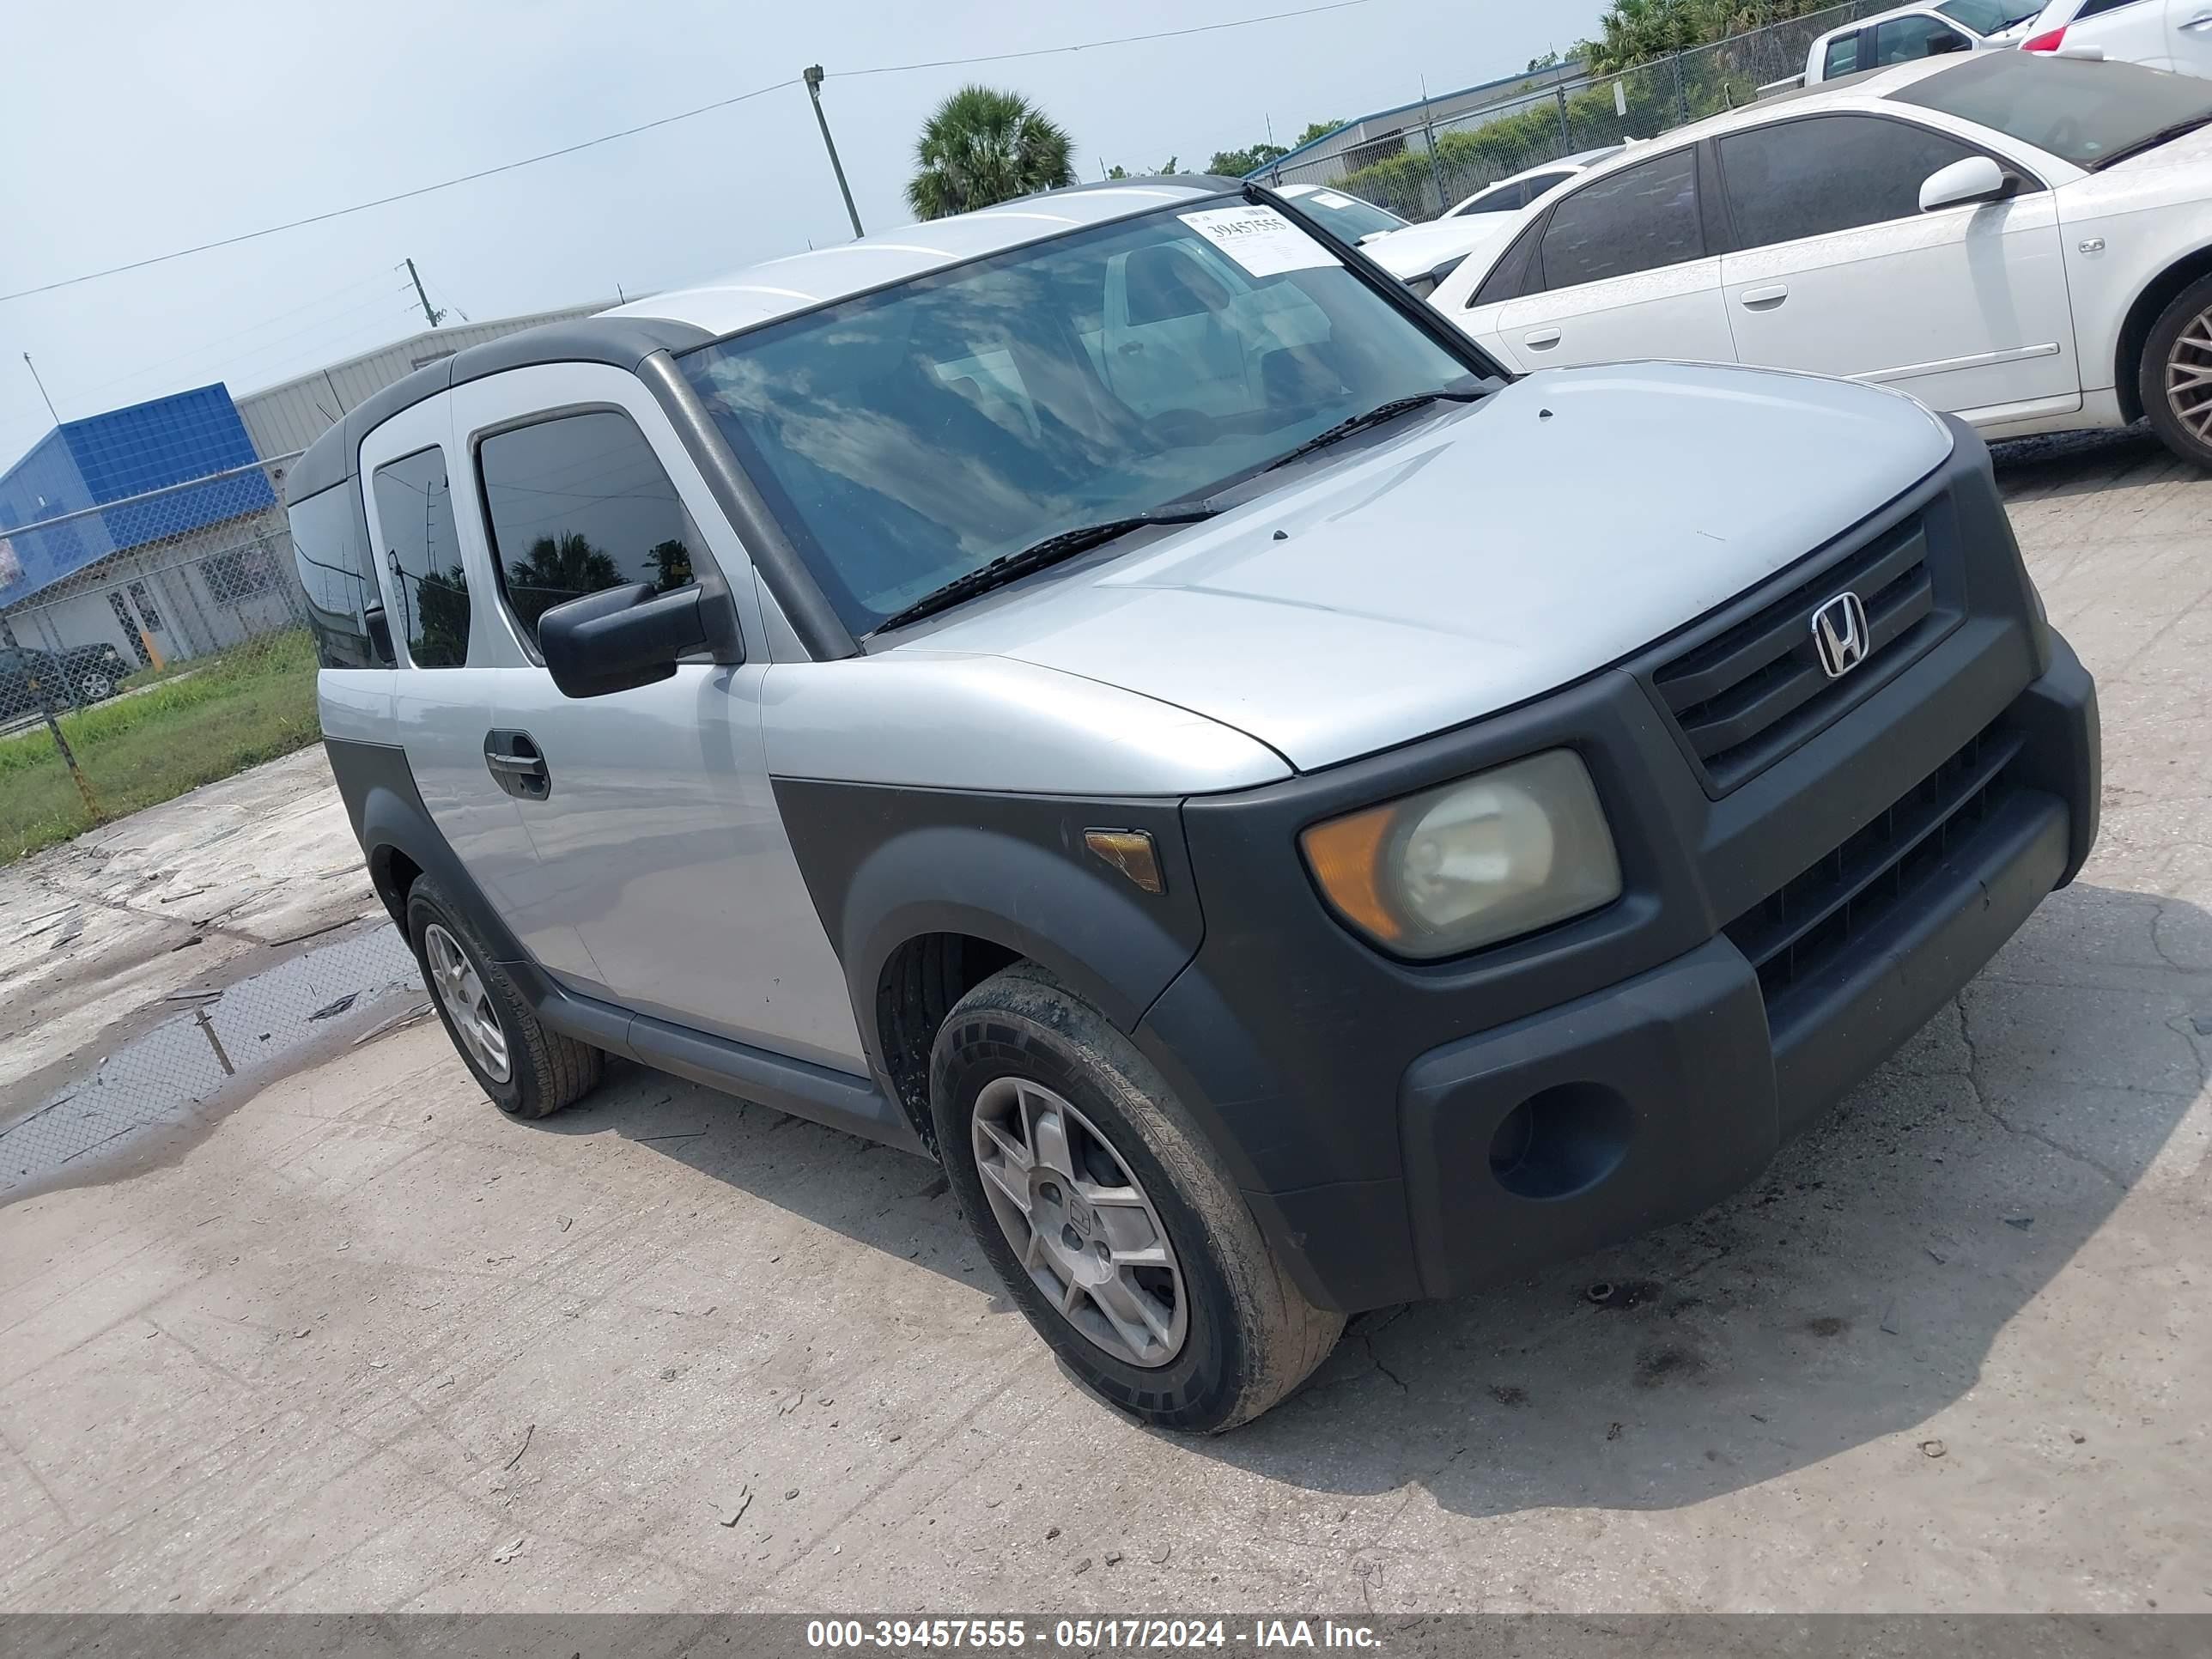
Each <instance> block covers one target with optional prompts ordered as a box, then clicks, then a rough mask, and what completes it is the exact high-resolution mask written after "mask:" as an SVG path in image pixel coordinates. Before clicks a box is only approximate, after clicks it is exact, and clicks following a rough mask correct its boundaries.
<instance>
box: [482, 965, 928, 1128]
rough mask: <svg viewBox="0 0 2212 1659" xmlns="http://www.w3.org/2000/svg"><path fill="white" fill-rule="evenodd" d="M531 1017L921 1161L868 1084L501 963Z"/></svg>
mask: <svg viewBox="0 0 2212 1659" xmlns="http://www.w3.org/2000/svg"><path fill="white" fill-rule="evenodd" d="M501 967H503V968H504V969H506V970H507V973H508V975H511V976H512V977H513V980H514V982H515V985H516V987H517V988H518V989H520V991H521V993H522V994H523V996H524V998H525V999H526V1000H528V1002H529V1003H530V1006H531V1007H532V1010H533V1011H534V1012H536V1013H537V1015H538V1018H539V1019H540V1020H542V1021H543V1022H544V1024H547V1025H550V1026H551V1027H552V1028H553V1029H554V1030H556V1031H559V1032H561V1033H562V1034H563V1035H564V1036H572V1037H574V1038H575V1039H576V1041H577V1042H588V1043H589V1044H591V1046H592V1048H603V1049H605V1051H606V1052H607V1053H609V1054H619V1055H621V1056H622V1057H623V1059H625V1060H635V1061H637V1062H638V1063H639V1064H640V1065H641V1066H652V1067H653V1069H654V1070H655V1071H659V1072H669V1073H673V1074H675V1075H676V1076H678V1077H680V1078H685V1079H689V1080H690V1081H691V1082H693V1083H703V1084H705V1085H707V1086H708V1088H710V1089H715V1090H719V1091H721V1092H722V1093H724V1094H726V1095H734V1096H736V1097H738V1099H740V1100H750V1101H756V1102H757V1103H760V1104H761V1105H763V1106H772V1107H774V1108H775V1109H776V1110H777V1111H779V1112H788V1113H790V1114H791V1115H792V1116H793V1117H803V1118H805V1119H806V1120H807V1121H809V1122H812V1123H819V1124H822V1125H823V1127H827V1128H831V1129H842V1130H843V1131H844V1132H845V1133H848V1134H853V1135H858V1136H860V1138H861V1139H864V1140H874V1141H879V1142H881V1143H882V1144H883V1145H884V1146H896V1147H897V1148H898V1149H899V1150H900V1151H901V1152H913V1153H915V1154H916V1155H918V1156H920V1157H922V1158H927V1157H928V1156H929V1149H928V1148H927V1146H923V1145H922V1142H921V1136H920V1135H918V1134H916V1133H915V1132H914V1126H913V1125H912V1124H910V1123H908V1121H907V1115H906V1112H905V1110H904V1109H903V1108H902V1107H901V1106H900V1105H899V1104H898V1103H897V1102H896V1101H894V1100H892V1099H890V1098H889V1097H886V1096H885V1095H884V1091H882V1090H881V1089H879V1088H878V1087H877V1086H876V1085H875V1083H874V1081H873V1080H872V1079H869V1078H864V1077H854V1075H852V1073H849V1072H834V1071H831V1070H830V1069H829V1067H828V1066H816V1065H813V1064H811V1063H810V1062H808V1061H806V1060H792V1059H789V1058H787V1056H785V1055H782V1054H771V1053H769V1051H768V1050H767V1049H765V1048H754V1047H752V1046H751V1045H750V1043H744V1042H732V1040H731V1039H729V1038H728V1037H720V1036H713V1035H712V1034H711V1033H708V1032H706V1031H697V1030H692V1029H691V1028H690V1026H688V1025H678V1024H674V1023H673V1022H671V1021H669V1020H665V1019H655V1018H653V1017H652V1016H650V1015H647V1014H634V1013H631V1012H629V1010H627V1009H624V1008H618V1007H617V1006H615V1005H614V1004H612V1003H611V1002H601V1001H599V1000H598V999H597V998H594V997H586V996H579V995H578V994H576V993H575V992H574V991H571V990H568V989H567V988H566V987H562V986H560V985H557V984H556V983H555V982H554V981H553V980H552V979H551V977H550V975H547V974H546V973H545V971H544V969H541V968H539V967H538V965H537V964H536V963H501Z"/></svg>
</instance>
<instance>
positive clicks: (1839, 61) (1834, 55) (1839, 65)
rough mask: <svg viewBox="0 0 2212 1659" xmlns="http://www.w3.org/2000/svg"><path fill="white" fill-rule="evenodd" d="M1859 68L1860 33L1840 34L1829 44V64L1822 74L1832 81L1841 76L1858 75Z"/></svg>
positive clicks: (1854, 30) (1855, 30)
mask: <svg viewBox="0 0 2212 1659" xmlns="http://www.w3.org/2000/svg"><path fill="white" fill-rule="evenodd" d="M1858 66H1859V32H1858V31H1857V29H1853V30H1852V31H1851V32H1850V33H1849V34H1839V35H1838V36H1837V37H1836V38H1835V39H1834V40H1831V41H1829V42H1828V57H1827V62H1826V66H1825V68H1824V69H1823V70H1822V71H1821V73H1822V75H1823V76H1824V77H1825V78H1826V79H1827V80H1830V81H1832V80H1835V79H1836V78H1837V77H1838V76H1844V75H1852V74H1856V73H1857V70H1858Z"/></svg>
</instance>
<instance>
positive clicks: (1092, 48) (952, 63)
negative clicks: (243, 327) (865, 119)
mask: <svg viewBox="0 0 2212 1659" xmlns="http://www.w3.org/2000/svg"><path fill="white" fill-rule="evenodd" d="M1372 3H1373V0H1330V3H1329V4H1328V5H1323V6H1306V7H1304V8H1302V9H1299V10H1297V11H1278V12H1271V13H1269V14H1268V15H1267V16H1265V17H1237V18H1232V19H1231V20H1230V21H1228V22H1225V23H1198V24H1194V25H1193V26H1192V27H1189V28H1182V29H1162V30H1160V31H1158V33H1153V34H1117V35H1115V36H1114V37H1113V38H1112V39H1111V40H1085V41H1083V42H1082V43H1080V44H1079V45H1077V46H1032V47H1030V49H1029V50H1028V51H1026V52H993V53H991V54H990V55H988V56H987V57H982V58H937V59H935V60H933V62H930V63H927V64H878V65H877V66H876V67H875V68H873V69H856V70H829V71H828V76H829V79H831V80H833V81H835V80H852V79H854V78H855V77H856V76H863V75H904V74H905V73H906V72H907V71H908V70H931V69H962V68H965V67H966V66H967V65H969V64H1006V63H1012V61H1013V60H1014V59H1016V58H1050V57H1052V56H1054V55H1055V54H1056V53H1060V52H1096V51H1097V49H1098V48H1099V47H1101V46H1135V45H1137V44H1138V43H1139V42H1140V41H1145V40H1181V39H1182V37H1183V36H1185V35H1187V34H1212V33H1218V31H1220V30H1222V29H1241V28H1249V27H1251V26H1252V25H1253V24H1255V23H1280V22H1285V21H1288V20H1290V19H1291V18H1293V17H1312V16H1315V15H1317V14H1319V13H1322V12H1325V11H1349V10H1351V9H1352V8H1353V7H1355V6H1365V5H1371V4H1372ZM0 297H4V296H0Z"/></svg>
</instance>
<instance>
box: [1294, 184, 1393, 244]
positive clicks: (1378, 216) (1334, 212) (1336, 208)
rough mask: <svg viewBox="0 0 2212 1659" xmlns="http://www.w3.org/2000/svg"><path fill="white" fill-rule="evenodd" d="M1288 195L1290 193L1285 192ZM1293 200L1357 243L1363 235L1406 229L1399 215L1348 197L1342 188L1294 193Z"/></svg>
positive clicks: (1342, 235)
mask: <svg viewBox="0 0 2212 1659" xmlns="http://www.w3.org/2000/svg"><path fill="white" fill-rule="evenodd" d="M1284 194H1285V195H1290V192H1289V191H1285V192H1284ZM1291 201H1292V202H1293V203H1295V204H1297V207H1298V210H1300V211H1301V212H1304V213H1310V214H1311V215H1313V216H1314V217H1315V218H1316V219H1318V220H1320V221H1321V222H1322V223H1323V224H1324V225H1326V226H1328V228H1329V229H1331V230H1333V231H1334V232H1335V233H1336V234H1338V235H1339V236H1341V237H1342V238H1344V240H1346V241H1347V242H1355V243H1356V242H1358V240H1359V239H1360V238H1361V237H1363V236H1373V235H1376V234H1378V233H1381V232H1386V231H1393V230H1403V229H1405V228H1406V222H1405V221H1404V220H1403V219H1401V218H1400V217H1399V216H1397V215H1396V214H1395V213H1386V212H1384V211H1383V210H1382V209H1381V208H1379V207H1376V205H1375V204H1374V203H1372V202H1363V201H1361V200H1360V199H1359V198H1358V197H1357V196H1346V194H1345V193H1344V192H1343V191H1340V190H1309V191H1302V192H1301V193H1299V194H1297V195H1296V196H1291Z"/></svg>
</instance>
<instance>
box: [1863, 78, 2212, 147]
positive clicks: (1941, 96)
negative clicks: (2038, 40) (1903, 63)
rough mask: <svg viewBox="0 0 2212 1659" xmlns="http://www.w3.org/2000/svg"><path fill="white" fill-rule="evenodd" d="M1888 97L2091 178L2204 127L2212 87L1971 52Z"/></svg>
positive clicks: (2210, 114)
mask: <svg viewBox="0 0 2212 1659" xmlns="http://www.w3.org/2000/svg"><path fill="white" fill-rule="evenodd" d="M1890 96H1891V97H1892V98H1893V99H1895V100H1897V101H1898V102H1899V103H1900V104H1917V105H1918V106H1920V107H1921V108H1923V109H1932V110H1940V111H1942V112H1943V113H1944V114H1946V115H1955V116H1957V117H1959V118H1960V119H1961V120H1966V121H1972V122H1974V123H1975V124H1977V125H1980V126H1984V127H1988V128H1989V129H1990V130H1991V131H1995V132H2002V133H2003V134H2004V135H2005V136H2006V137H2011V138H2017V139H2019V140H2020V141H2021V143H2027V144H2033V145H2034V146H2035V147H2036V148H2037V149H2040V150H2046V151H2048V152H2049V153H2050V154H2051V155H2057V156H2059V157H2061V158H2063V160H2065V161H2071V162H2072V163H2074V165H2075V167H2084V168H2087V169H2088V170H2089V171H2091V172H2094V171H2095V170H2096V169H2097V168H2099V167H2109V166H2110V165H2112V163H2113V162H2114V161H2121V160H2124V158H2125V157H2127V156H2130V155H2136V154H2138V153H2140V152H2141V151H2142V150H2144V149H2148V148H2150V147H2151V146H2153V145H2155V144H2158V143H2163V142H2164V141H2166V139H2169V138H2173V137H2179V136H2180V135H2181V134H2182V133H2184V132H2186V131H2191V129H2193V128H2195V127H2197V126H2200V125H2203V124H2205V123H2206V122H2207V121H2212V81H2201V80H2197V79H2196V78H2195V77H2193V76H2185V75H2168V74H2166V73H2164V72H2163V71H2161V70H2151V69H2144V68H2143V67H2142V65H2140V64H2107V63H2097V62H2093V61H2091V60H2089V59H2086V58H2053V57H2049V56H2047V55H2045V54H2043V53H2040V52H2034V53H2030V52H1978V53H1976V54H1975V55H1974V56H1973V57H1972V58H1969V59H1968V60H1967V61H1966V62H1965V63H1963V64H1957V65H1955V66H1954V67H1952V68H1949V69H1946V70H1942V72H1941V73H1939V74H1936V75H1931V76H1928V77H1927V79H1925V80H1923V81H1915V82H1913V83H1912V84H1911V86H1909V87H1906V88H1903V89H1902V90H1900V91H1898V92H1894V93H1892V94H1890Z"/></svg>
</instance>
